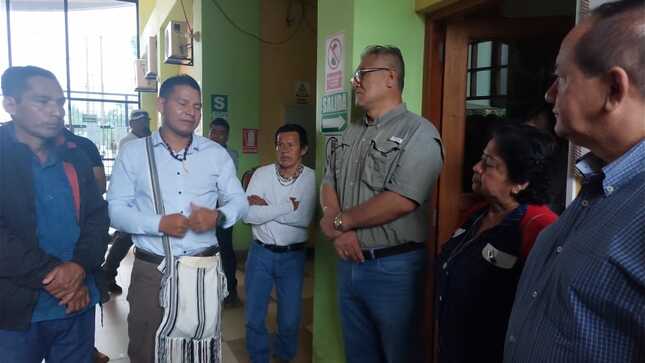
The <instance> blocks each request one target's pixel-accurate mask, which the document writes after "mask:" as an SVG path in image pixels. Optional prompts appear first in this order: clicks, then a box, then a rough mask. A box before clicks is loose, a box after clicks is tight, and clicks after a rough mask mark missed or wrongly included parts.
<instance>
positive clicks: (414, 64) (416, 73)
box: [352, 0, 425, 114]
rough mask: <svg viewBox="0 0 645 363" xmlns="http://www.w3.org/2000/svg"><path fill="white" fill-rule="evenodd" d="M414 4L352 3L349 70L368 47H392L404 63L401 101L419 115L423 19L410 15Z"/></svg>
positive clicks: (410, 0)
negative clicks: (352, 25)
mask: <svg viewBox="0 0 645 363" xmlns="http://www.w3.org/2000/svg"><path fill="white" fill-rule="evenodd" d="M414 6H415V1H414V0H355V1H354V9H355V11H354V29H355V32H354V41H353V58H352V69H355V68H356V67H357V66H358V64H359V63H360V61H361V59H360V56H361V53H362V51H363V50H364V49H365V47H366V46H368V45H372V44H381V45H395V46H397V47H399V48H400V49H401V53H402V54H403V60H404V61H405V88H404V91H403V101H404V102H405V103H406V104H407V106H408V109H409V110H410V111H412V112H416V113H418V114H420V113H421V98H422V86H423V56H424V54H423V53H424V44H423V43H424V38H425V18H424V16H422V15H419V14H417V13H415V12H414Z"/></svg>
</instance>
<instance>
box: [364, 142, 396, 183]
mask: <svg viewBox="0 0 645 363" xmlns="http://www.w3.org/2000/svg"><path fill="white" fill-rule="evenodd" d="M401 150H402V148H401V145H400V144H399V143H397V142H394V141H391V140H387V141H378V140H371V141H370V148H369V151H368V152H367V158H366V160H365V170H364V181H365V183H367V184H368V185H369V186H371V187H372V188H374V189H375V190H382V189H384V188H385V183H386V182H387V180H388V178H389V176H390V175H391V174H392V172H393V171H394V167H395V166H396V163H397V161H398V159H399V157H400V154H401Z"/></svg>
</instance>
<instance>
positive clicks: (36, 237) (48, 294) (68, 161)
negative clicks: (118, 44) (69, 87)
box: [0, 66, 109, 362]
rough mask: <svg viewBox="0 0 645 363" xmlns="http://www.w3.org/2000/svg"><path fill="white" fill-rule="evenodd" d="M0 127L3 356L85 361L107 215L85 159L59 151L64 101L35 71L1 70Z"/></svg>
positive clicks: (71, 150) (54, 84)
mask: <svg viewBox="0 0 645 363" xmlns="http://www.w3.org/2000/svg"><path fill="white" fill-rule="evenodd" d="M2 92H3V94H4V99H3V106H4V108H5V110H6V111H7V113H9V114H10V115H11V117H12V122H10V123H8V124H6V125H4V126H2V127H0V295H1V296H2V299H1V301H0V357H2V361H3V362H40V361H42V360H43V358H46V359H47V361H52V362H63V361H65V362H91V361H93V359H94V350H93V346H94V305H95V304H96V303H97V302H98V300H99V294H98V290H97V288H96V282H95V277H94V275H95V273H96V271H97V270H98V268H99V266H100V264H101V261H102V260H103V255H104V253H105V248H106V242H107V239H106V236H107V228H108V226H109V221H108V218H107V207H106V203H105V201H104V200H103V199H102V198H101V195H100V194H99V191H98V189H97V184H96V181H95V179H94V174H93V171H92V167H91V165H90V163H89V161H88V159H87V157H86V156H85V155H84V154H83V153H81V152H80V151H79V150H78V148H76V147H73V146H72V145H66V144H64V145H62V146H63V147H61V148H58V147H56V137H57V136H59V135H60V133H61V131H62V127H63V116H64V114H65V111H64V107H63V106H64V104H65V98H64V96H63V91H62V89H61V87H60V84H59V83H58V81H57V80H56V77H55V76H54V75H53V74H52V73H51V72H49V71H47V70H44V69H42V68H38V67H31V66H27V67H11V68H9V69H8V70H7V71H5V73H4V74H3V75H2Z"/></svg>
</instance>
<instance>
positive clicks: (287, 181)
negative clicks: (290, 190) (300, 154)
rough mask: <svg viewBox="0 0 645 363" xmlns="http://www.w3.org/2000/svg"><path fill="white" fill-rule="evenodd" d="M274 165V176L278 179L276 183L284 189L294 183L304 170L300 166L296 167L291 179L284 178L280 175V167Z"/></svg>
mask: <svg viewBox="0 0 645 363" xmlns="http://www.w3.org/2000/svg"><path fill="white" fill-rule="evenodd" d="M274 165H275V175H276V176H277V177H278V182H279V183H280V184H281V185H283V186H285V187H286V186H287V185H291V184H293V183H295V182H296V179H298V177H299V176H300V174H302V171H303V170H304V166H303V165H302V164H300V165H298V170H296V173H295V174H294V175H293V176H292V177H284V176H282V175H280V167H279V166H278V164H274Z"/></svg>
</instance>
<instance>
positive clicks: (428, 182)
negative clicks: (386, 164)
mask: <svg viewBox="0 0 645 363" xmlns="http://www.w3.org/2000/svg"><path fill="white" fill-rule="evenodd" d="M442 167H443V149H442V146H441V141H440V140H439V138H437V137H435V135H433V133H432V132H430V130H428V131H426V130H424V129H423V128H422V129H419V130H418V131H417V132H416V133H415V134H414V136H413V137H412V139H411V140H410V142H409V143H408V144H407V146H406V148H405V150H403V153H402V154H401V157H400V158H399V160H398V162H397V166H396V169H395V170H394V172H393V173H392V176H391V177H390V178H389V180H388V181H387V182H386V184H385V189H387V190H389V191H391V192H394V193H397V194H400V195H402V196H404V197H406V198H408V199H411V200H413V201H415V202H416V203H417V204H419V205H421V204H423V203H424V202H425V201H426V200H427V199H428V197H429V195H430V193H431V192H432V186H434V184H435V182H436V181H437V178H438V177H439V172H440V171H441V168H442Z"/></svg>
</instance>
